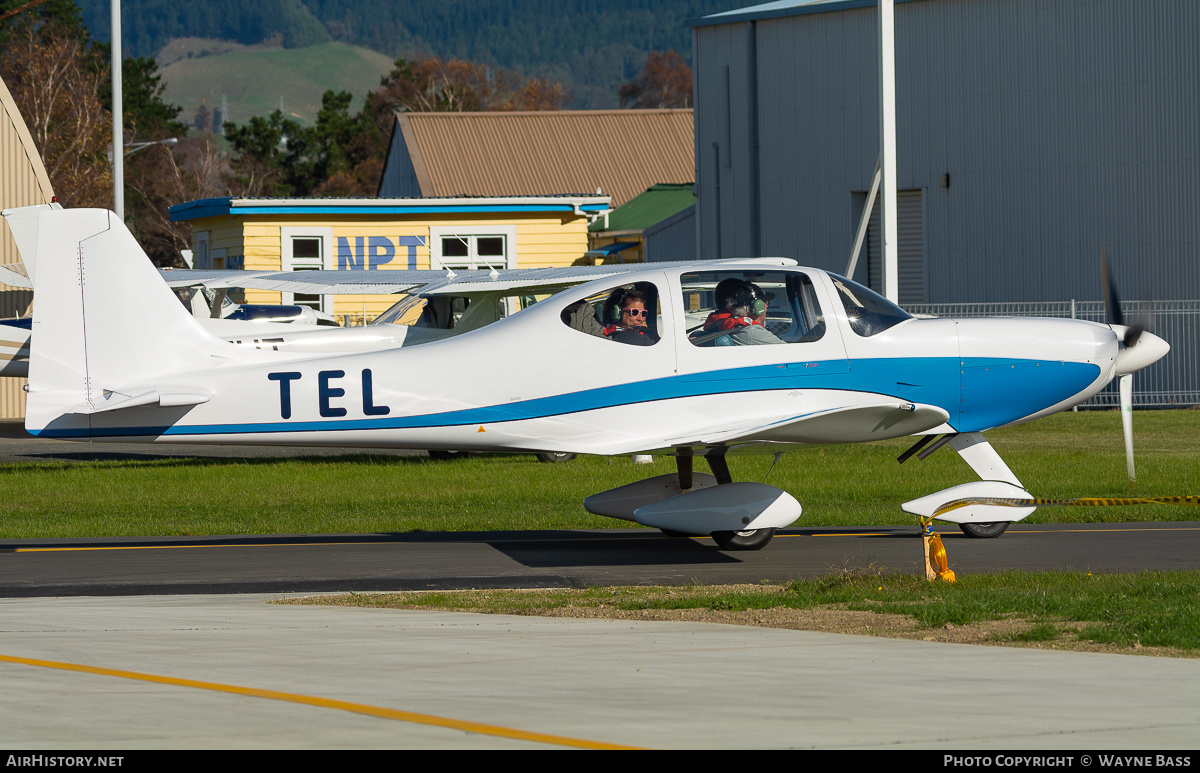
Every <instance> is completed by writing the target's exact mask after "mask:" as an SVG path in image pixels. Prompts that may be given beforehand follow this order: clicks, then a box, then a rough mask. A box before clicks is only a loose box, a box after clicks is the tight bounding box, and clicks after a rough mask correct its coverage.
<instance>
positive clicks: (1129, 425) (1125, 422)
mask: <svg viewBox="0 0 1200 773" xmlns="http://www.w3.org/2000/svg"><path fill="white" fill-rule="evenodd" d="M1118 389H1119V390H1120V393H1121V430H1122V431H1123V432H1124V433H1125V469H1126V471H1127V472H1128V473H1129V489H1130V491H1137V475H1136V474H1135V473H1134V470H1133V375H1132V374H1126V375H1124V376H1121V379H1120V381H1119V382H1118Z"/></svg>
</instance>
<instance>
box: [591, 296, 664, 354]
mask: <svg viewBox="0 0 1200 773" xmlns="http://www.w3.org/2000/svg"><path fill="white" fill-rule="evenodd" d="M604 309H605V311H604V315H605V317H606V320H605V321H606V322H607V323H608V324H607V326H606V327H605V328H604V335H605V336H607V337H608V338H610V339H612V340H613V341H617V342H618V343H622V344H633V345H634V346H653V345H654V344H655V343H657V342H658V336H656V335H654V333H653V331H651V330H650V328H649V327H648V326H647V325H646V323H647V322H648V321H649V319H650V312H649V311H648V310H647V309H646V294H645V293H643V292H642V291H640V290H634V289H625V288H617V289H616V290H613V292H612V294H610V295H609V296H608V300H606V301H605V302H604Z"/></svg>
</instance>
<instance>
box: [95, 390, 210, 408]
mask: <svg viewBox="0 0 1200 773" xmlns="http://www.w3.org/2000/svg"><path fill="white" fill-rule="evenodd" d="M101 395H102V398H101V400H100V401H99V402H98V403H97V404H95V405H93V404H91V403H85V404H83V405H80V406H78V407H77V408H76V409H75V410H74V411H72V413H78V414H90V413H104V412H106V411H120V410H124V409H125V408H137V407H140V406H143V405H158V406H162V407H164V408H171V407H180V406H186V405H200V404H201V403H207V402H208V401H209V400H210V399H212V395H209V394H203V393H199V392H195V391H192V392H184V391H179V390H173V391H168V390H159V389H151V390H149V391H146V392H138V393H137V394H133V395H128V394H123V393H121V392H114V391H112V390H109V389H105V390H103V391H102V392H101Z"/></svg>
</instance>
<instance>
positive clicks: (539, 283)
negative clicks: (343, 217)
mask: <svg viewBox="0 0 1200 773" xmlns="http://www.w3.org/2000/svg"><path fill="white" fill-rule="evenodd" d="M730 264H734V265H737V264H754V265H787V266H793V265H796V261H795V260H792V259H791V258H741V259H739V258H734V259H728V260H718V261H683V262H673V263H655V264H653V267H659V266H661V267H663V268H671V267H674V266H688V267H695V268H696V269H697V270H702V269H703V268H705V267H706V266H708V265H723V266H724V265H730ZM647 267H648V266H647V264H645V263H618V264H612V265H600V266H561V267H555V268H512V269H494V270H491V271H487V270H477V271H464V270H459V271H452V270H447V269H438V270H428V269H425V270H407V269H402V270H387V269H383V270H350V271H242V270H238V269H226V270H204V269H160V271H159V273H161V274H162V276H163V278H164V279H165V280H166V282H167V284H168V285H171V286H172V287H194V286H199V285H202V286H204V287H211V288H222V287H244V288H247V289H251V290H274V291H276V292H290V293H310V294H313V295H338V294H343V295H390V294H393V293H404V292H412V291H414V290H419V292H421V293H422V294H425V295H469V294H472V293H480V292H496V291H505V292H514V293H518V292H520V291H522V290H529V291H541V292H545V291H547V290H557V289H562V288H565V287H571V286H574V285H577V284H582V283H583V282H590V281H591V280H593V279H602V278H604V277H609V276H618V275H620V274H624V273H628V272H630V271H640V270H643V269H645V268H647ZM0 279H3V277H2V276H0Z"/></svg>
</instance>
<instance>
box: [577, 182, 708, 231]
mask: <svg viewBox="0 0 1200 773" xmlns="http://www.w3.org/2000/svg"><path fill="white" fill-rule="evenodd" d="M693 187H694V186H693V184H692V183H655V184H654V185H651V186H650V187H649V188H647V189H646V191H645V193H639V194H638V195H637V196H634V197H633V198H632V199H630V200H629V201H627V202H625V203H624V204H622V205H621V206H620V207H618V208H616V209H614V210H613V211H612V212H611V213H609V215H608V224H607V225H605V223H604V218H599V219H597V220H596V222H594V223H592V224H591V225H589V226H588V230H589V231H592V232H595V231H641V230H644V229H646V228H649V227H650V226H652V225H656V224H658V223H661V222H662V221H664V220H666V219H667V218H669V217H670V216H671V215H674V214H677V213H679V212H682V211H683V210H685V209H687V208H688V207H690V206H692V205H693V204H695V203H696V194H695V193H693V192H692V191H693Z"/></svg>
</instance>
